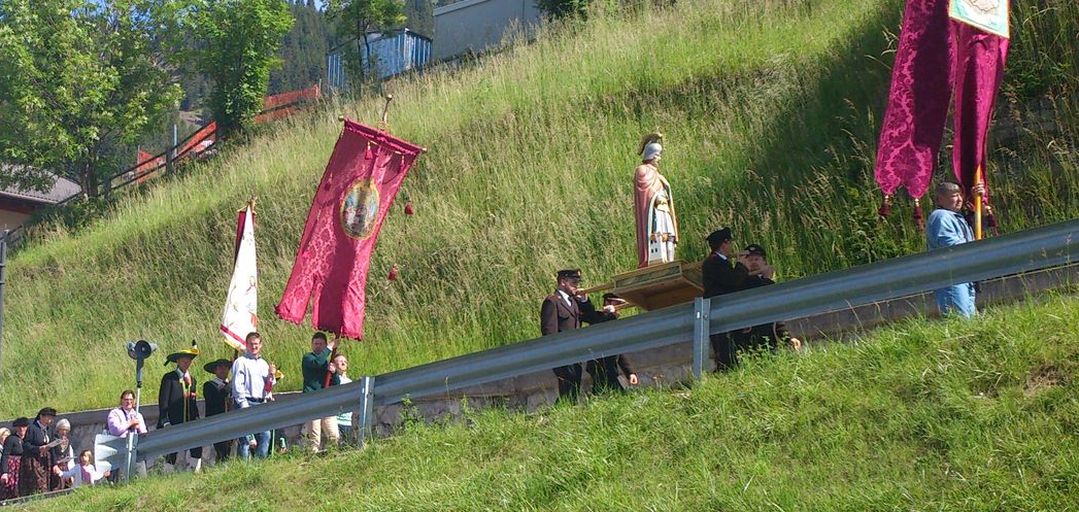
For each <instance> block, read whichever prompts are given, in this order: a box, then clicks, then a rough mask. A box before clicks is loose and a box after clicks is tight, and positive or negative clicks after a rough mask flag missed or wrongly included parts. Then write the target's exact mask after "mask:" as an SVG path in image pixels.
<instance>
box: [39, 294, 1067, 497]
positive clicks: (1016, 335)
mask: <svg viewBox="0 0 1079 512" xmlns="http://www.w3.org/2000/svg"><path fill="white" fill-rule="evenodd" d="M1077 322H1079V300H1077V299H1076V297H1074V296H1064V297H1059V296H1058V297H1052V298H1048V299H1045V300H1044V301H1037V302H1031V303H1028V304H1023V305H1020V306H1017V307H1010V308H1002V309H1000V310H997V311H991V312H990V313H989V314H988V315H985V316H983V317H981V318H979V319H978V320H977V321H974V322H962V321H945V322H941V321H932V322H927V321H924V320H912V321H907V322H903V323H900V324H897V325H894V326H892V327H889V328H886V329H883V330H881V331H878V332H876V333H874V334H873V335H872V336H871V337H867V338H860V339H857V340H854V342H853V343H850V344H847V343H843V344H832V345H819V346H814V348H813V350H812V351H811V353H809V354H807V355H805V356H803V357H798V356H794V355H792V354H782V355H781V356H779V357H776V358H771V357H770V358H764V359H754V360H749V361H748V362H747V364H746V365H744V366H743V367H742V368H741V369H740V370H739V371H737V372H735V373H731V374H726V375H720V376H710V377H708V378H707V379H706V380H705V381H704V382H703V383H701V384H699V385H694V386H693V387H692V388H690V389H678V390H648V391H643V392H639V393H632V394H630V395H627V396H623V397H605V398H603V399H598V400H591V401H589V403H587V404H586V405H584V406H581V407H565V408H556V409H553V410H543V411H539V412H537V413H534V414H529V415H524V414H514V413H507V412H505V411H491V410H489V411H483V412H470V413H469V412H466V416H467V419H466V421H463V422H454V423H452V424H448V425H426V426H425V425H422V424H413V425H410V426H408V427H407V428H406V429H405V430H404V431H403V432H401V433H399V434H398V435H397V436H395V437H392V438H388V439H381V440H376V441H375V442H374V443H373V444H372V445H370V446H369V447H368V449H366V450H364V451H362V452H357V451H353V450H348V451H343V452H339V453H335V454H330V455H328V456H325V457H308V456H303V455H299V456H293V455H288V456H284V457H280V458H275V459H271V460H269V461H267V462H263V463H258V464H247V463H230V464H229V465H227V466H225V467H224V468H213V469H210V470H208V471H207V472H205V473H204V474H202V475H191V474H183V475H178V476H172V477H168V478H164V477H151V478H149V479H146V480H143V481H138V482H136V483H133V484H132V485H128V486H124V487H119V488H112V489H110V488H102V487H98V488H94V489H79V490H78V491H77V492H76V493H75V494H74V495H73V496H67V497H63V498H60V499H57V500H54V501H48V502H40V503H37V504H33V505H30V506H28V507H26V509H27V510H63V509H72V508H78V509H80V510H86V511H98V510H101V511H104V510H121V509H123V510H127V509H142V510H161V511H168V510H296V509H303V508H311V507H312V506H314V507H315V508H317V509H319V510H407V511H421V510H455V511H456V510H461V511H465V510H657V511H680V510H686V511H700V510H724V511H750V510H752V511H758V510H759V511H765V510H788V511H790V510H814V511H815V510H828V511H831V510H840V511H848V510H849V511H864V510H874V511H876V510H888V511H900V510H904V511H906V510H925V511H929V510H1053V511H1067V510H1074V508H1075V503H1076V500H1075V498H1076V496H1079V478H1077V477H1079V438H1077V437H1076V436H1075V435H1074V434H1075V429H1076V427H1077V424H1076V418H1079V402H1077V401H1076V400H1075V391H1076V390H1075V386H1076V379H1077V378H1079V373H1077V372H1079V344H1076V343H1075V341H1074V339H1073V338H1074V326H1075V325H1076V323H1077ZM466 409H467V408H466ZM286 489H287V492H286V491H285V490H286Z"/></svg>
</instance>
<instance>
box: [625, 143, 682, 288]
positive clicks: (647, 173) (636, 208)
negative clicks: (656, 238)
mask: <svg viewBox="0 0 1079 512" xmlns="http://www.w3.org/2000/svg"><path fill="white" fill-rule="evenodd" d="M633 183H634V186H633V213H634V217H635V218H636V220H637V268H644V267H647V266H648V241H649V236H650V235H651V232H652V226H651V220H652V219H651V218H650V217H649V211H650V210H651V209H652V203H653V201H654V200H655V197H656V194H658V193H661V192H664V191H665V192H666V194H667V198H668V201H669V206H670V210H671V220H672V221H673V223H674V232H675V233H678V217H677V215H675V212H674V198H673V197H671V194H670V191H671V185H670V183H667V179H666V178H664V177H663V175H662V174H660V173H659V169H657V168H656V166H654V165H652V164H641V165H639V166H637V170H636V173H635V176H634V180H633Z"/></svg>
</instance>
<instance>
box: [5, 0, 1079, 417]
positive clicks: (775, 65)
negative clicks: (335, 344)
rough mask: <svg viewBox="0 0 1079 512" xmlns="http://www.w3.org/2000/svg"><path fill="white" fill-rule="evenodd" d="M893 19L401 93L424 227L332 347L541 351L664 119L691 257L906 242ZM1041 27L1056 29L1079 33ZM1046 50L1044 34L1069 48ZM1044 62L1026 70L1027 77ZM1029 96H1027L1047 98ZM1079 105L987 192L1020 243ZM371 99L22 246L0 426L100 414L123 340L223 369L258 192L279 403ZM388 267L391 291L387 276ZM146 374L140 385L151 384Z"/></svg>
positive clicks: (1049, 8) (839, 254) (884, 251)
mask: <svg viewBox="0 0 1079 512" xmlns="http://www.w3.org/2000/svg"><path fill="white" fill-rule="evenodd" d="M1045 7H1046V9H1044V10H1039V11H1037V15H1035V14H1032V13H1033V12H1034V11H1032V13H1030V14H1024V16H1026V18H1023V19H1034V18H1037V19H1038V20H1041V21H1040V23H1046V24H1048V23H1050V21H1046V20H1057V19H1058V18H1061V19H1063V18H1066V17H1067V16H1068V15H1070V14H1074V13H1075V6H1074V5H1073V4H1072V3H1069V2H1068V1H1067V0H1054V1H1051V2H1046V4H1045ZM899 12H900V6H899V5H898V2H895V1H890V0H884V1H881V0H814V1H808V0H807V1H765V2H748V1H735V0H702V1H698V2H681V3H679V4H678V5H677V6H675V7H671V8H666V9H661V10H655V11H646V12H640V13H635V14H627V15H608V16H599V17H596V18H595V19H594V20H592V21H590V22H589V23H588V24H587V25H584V26H576V27H563V28H555V29H551V31H552V33H545V34H541V35H540V38H539V40H538V41H537V42H535V43H534V44H530V45H524V46H517V47H513V48H511V49H510V50H508V51H506V52H504V53H501V54H498V55H494V56H491V57H489V58H485V59H484V60H483V61H482V63H481V65H477V66H474V67H471V68H468V69H463V70H461V71H460V72H458V73H437V72H436V73H430V74H427V75H424V76H422V77H417V78H415V79H412V80H409V81H403V82H397V83H394V84H391V85H390V86H389V92H392V93H393V94H394V95H395V97H396V98H397V99H396V100H395V102H396V105H395V106H394V109H393V112H392V115H391V125H392V128H393V131H394V132H395V133H396V134H398V135H400V136H402V137H405V138H407V139H410V140H413V141H416V142H417V143H420V144H422V145H424V146H427V147H429V148H430V152H429V153H427V154H425V155H424V156H422V157H421V158H420V160H419V164H418V165H417V166H416V168H415V169H414V171H413V173H412V176H411V177H410V178H409V179H408V180H406V184H405V187H404V189H403V191H402V194H401V200H406V199H407V200H411V201H413V202H414V203H415V205H416V210H417V213H416V215H414V216H411V217H409V216H404V215H402V214H401V212H400V207H398V208H396V209H395V211H394V212H393V213H392V214H391V216H390V217H389V219H388V221H387V223H386V225H385V226H384V229H383V233H382V236H381V239H380V244H379V247H378V251H377V252H376V254H375V257H374V260H373V264H372V271H371V277H370V279H369V283H368V293H369V298H370V300H369V302H368V307H369V311H368V326H367V327H368V329H367V331H368V339H367V340H365V341H364V342H363V343H362V344H356V345H354V346H350V347H346V349H345V350H346V351H347V352H348V353H349V355H350V356H351V358H352V360H353V364H354V366H355V367H356V368H355V370H356V372H357V373H369V374H374V373H380V372H383V371H387V370H392V369H397V368H402V367H406V366H411V365H414V364H419V363H423V362H428V361H431V360H435V359H439V358H444V357H448V356H452V355H457V354H461V353H464V352H469V351H474V350H478V349H482V348H486V347H491V346H496V345H500V344H504V343H508V342H513V341H517V340H521V339H525V338H530V337H533V336H535V335H537V334H538V330H537V329H536V325H535V322H536V318H535V316H536V305H537V303H538V301H539V300H540V298H541V297H542V296H543V295H544V294H545V293H547V292H548V291H549V289H550V288H551V287H552V286H553V283H552V281H553V274H554V271H555V270H556V269H558V268H563V267H570V266H579V267H582V268H584V269H585V272H586V278H587V279H589V280H590V281H592V282H598V281H603V280H605V279H606V278H607V277H608V276H610V275H611V274H614V273H617V272H620V271H624V270H627V269H631V268H633V267H634V264H635V258H634V253H633V246H634V244H633V227H632V225H633V220H632V207H631V206H630V204H631V194H632V188H631V175H632V168H633V166H634V165H635V160H636V159H637V158H636V155H634V154H633V153H634V150H635V143H636V140H637V138H638V137H639V136H640V135H641V134H642V133H644V132H646V131H651V130H654V129H657V128H659V129H660V130H662V131H663V132H665V134H666V136H667V139H666V140H667V142H666V148H667V151H666V153H665V159H664V162H663V168H664V172H665V173H666V175H667V176H668V178H669V179H670V180H671V182H672V184H673V187H674V194H675V200H676V204H677V207H678V213H679V220H680V223H681V226H680V227H681V230H682V236H683V241H684V242H683V243H682V244H681V245H680V246H679V251H680V255H681V256H682V257H683V258H684V259H689V260H692V259H698V258H700V257H702V256H703V254H704V244H703V242H702V240H701V239H702V238H703V236H704V235H705V234H706V233H707V232H708V231H710V230H711V229H712V228H714V227H716V226H718V225H720V224H730V225H733V226H734V227H735V228H736V232H737V233H738V235H739V241H740V242H749V241H757V242H761V243H764V244H765V245H767V246H768V247H769V248H770V249H772V253H773V254H774V255H775V256H774V260H775V261H776V263H777V264H778V266H779V268H780V269H781V271H782V273H783V274H784V276H786V277H793V276H800V275H806V274H812V273H816V272H821V271H826V270H831V269H836V268H841V267H845V266H849V265H854V264H858V263H863V262H867V261H872V260H875V259H879V258H883V257H889V256H893V255H897V254H903V253H907V252H911V251H916V250H919V249H920V247H921V245H922V244H921V242H920V241H919V236H918V234H917V233H916V232H915V231H914V230H913V228H912V227H911V225H910V223H909V222H901V221H900V220H898V219H893V220H892V221H890V222H888V223H881V222H878V221H877V220H876V218H875V216H874V213H873V212H875V209H876V203H877V195H876V193H875V192H874V187H873V186H872V185H871V184H870V181H869V180H868V178H867V176H868V174H869V173H870V172H871V171H870V169H871V161H872V155H873V153H874V152H875V149H874V147H875V143H874V142H873V141H875V137H876V135H875V134H876V126H875V124H876V121H875V119H876V114H875V113H876V112H879V109H880V105H881V104H882V97H883V94H884V92H885V91H886V86H887V80H888V76H889V68H888V64H887V62H888V61H889V52H890V49H891V45H892V44H893V43H894V40H893V38H891V37H890V36H889V32H888V30H891V29H893V27H895V26H897V24H898V19H899ZM1021 12H1023V13H1025V12H1026V11H1022V10H1021ZM1023 23H1026V22H1023ZM1055 23H1058V24H1059V25H1060V26H1061V27H1063V28H1060V29H1059V30H1060V31H1061V32H1060V33H1067V32H1068V31H1070V30H1072V28H1074V25H1075V22H1074V21H1073V20H1063V21H1056V22H1055ZM1024 26H1025V25H1024ZM1047 26H1048V25H1047ZM1037 30H1039V31H1048V30H1049V29H1041V28H1039V29H1037ZM1032 31H1033V29H1032ZM1040 33H1041V32H1039V34H1040ZM1054 34H1056V32H1054ZM1054 37H1056V39H1055V40H1054V39H1052V38H1049V37H1034V36H1032V39H1035V40H1037V41H1039V44H1042V45H1043V46H1045V47H1046V48H1050V49H1051V50H1052V51H1055V52H1058V53H1060V54H1061V55H1066V56H1071V57H1074V55H1075V54H1076V49H1075V48H1074V47H1070V46H1068V44H1067V42H1066V41H1064V40H1063V39H1060V38H1059V37H1058V36H1054ZM1024 51H1026V50H1024V47H1023V46H1022V42H1017V43H1016V52H1017V53H1018V54H1020V55H1025V53H1024ZM1069 52H1070V53H1069ZM1050 61H1052V62H1056V61H1055V60H1054V59H1045V60H1037V59H1034V61H1033V62H1034V63H1033V64H1031V68H1032V69H1035V70H1037V69H1041V67H1043V66H1044V65H1048V64H1047V63H1048V62H1050ZM1048 90H1049V91H1056V90H1058V89H1055V88H1052V87H1050V89H1048ZM1039 91H1040V92H1039ZM1039 91H1035V92H1032V93H1030V94H1031V95H1033V94H1039V95H1042V96H1044V95H1045V94H1047V93H1046V91H1045V90H1039ZM1017 97H1018V96H1017ZM1026 97H1027V96H1023V98H1026ZM1074 98H1075V97H1074V96H1068V97H1060V98H1059V101H1057V103H1054V105H1056V107H1055V108H1058V109H1060V111H1061V112H1063V113H1062V114H1061V118H1060V119H1061V120H1062V121H1067V122H1061V123H1060V129H1059V131H1058V132H1054V134H1053V135H1052V137H1053V141H1054V144H1052V145H1049V146H1051V148H1050V149H1046V150H1043V149H1039V148H1042V147H1043V146H1042V145H1041V143H1042V142H1044V141H1043V140H1041V139H1035V137H1038V136H1040V134H1024V138H1022V139H1021V141H1023V142H1021V143H1024V144H1025V143H1027V142H1025V141H1032V140H1038V142H1037V143H1034V142H1030V144H1031V146H1032V148H1034V149H1031V151H1030V152H1029V153H1027V152H1024V153H1022V154H1020V155H1019V157H1018V158H1017V160H1016V161H1015V162H1016V163H1015V165H1016V166H1028V167H1024V169H1029V170H1030V171H1031V172H1029V175H1028V173H1026V172H1024V173H1022V174H1020V173H1015V174H1016V176H1014V177H1013V176H1012V175H1011V174H1008V173H1002V174H1006V176H1003V177H1002V178H999V181H997V182H995V183H999V187H1000V188H999V189H998V190H1002V192H1000V193H999V194H1000V195H999V197H1000V199H999V202H998V207H999V209H1000V210H1001V217H1002V219H1005V220H1006V222H1007V223H1006V227H1007V228H1008V229H1018V228H1021V227H1025V226H1030V225H1035V224H1039V223H1045V222H1049V221H1052V220H1056V219H1060V218H1066V217H1068V216H1069V215H1073V213H1071V212H1074V211H1077V209H1076V208H1075V207H1076V197H1075V193H1074V190H1075V189H1076V188H1075V186H1074V185H1075V184H1076V183H1075V180H1076V177H1075V172H1074V171H1075V168H1076V156H1075V154H1074V152H1063V153H1061V152H1059V151H1056V149H1055V148H1060V147H1062V146H1063V145H1067V147H1074V141H1076V140H1079V128H1077V127H1076V126H1075V123H1073V122H1071V121H1073V120H1074V115H1073V114H1074V112H1075V111H1076V110H1075V109H1074V104H1075V103H1074V102H1075V101H1076V100H1075V99H1074ZM380 103H381V102H380V101H378V100H374V99H371V100H361V101H358V102H344V103H340V104H335V105H331V106H329V107H327V108H326V109H325V110H323V111H320V112H318V113H316V114H314V115H311V116H309V117H307V118H304V119H300V120H295V121H289V122H285V123H284V124H282V125H280V127H279V128H277V129H274V130H272V131H271V132H269V133H266V134H265V135H264V136H261V137H258V138H256V139H254V140H253V141H252V142H251V143H250V144H248V145H246V146H242V147H234V148H230V149H226V150H225V152H224V154H222V155H221V156H220V157H219V158H217V159H216V160H214V161H212V162H210V163H208V164H205V165H200V166H198V167H197V168H195V169H193V170H191V171H190V172H189V173H187V174H185V175H184V176H182V177H179V178H177V179H174V180H170V181H169V182H168V183H165V184H162V185H161V186H156V187H153V188H152V189H150V190H148V191H145V192H144V193H142V194H139V195H132V196H131V197H130V198H127V199H125V200H123V201H122V202H121V204H120V205H119V206H118V207H117V208H116V209H115V211H114V212H113V213H112V214H110V215H109V216H108V217H107V218H105V219H103V220H101V221H99V222H96V223H94V224H93V225H91V226H89V227H87V228H85V229H82V230H79V231H77V232H65V231H64V230H62V229H60V228H55V230H54V231H53V232H51V233H47V234H43V235H41V239H42V240H41V241H40V242H37V243H35V244H33V245H31V246H29V247H27V248H25V249H24V250H22V251H20V252H19V254H18V255H17V256H16V258H15V260H14V261H13V263H12V266H11V269H10V270H11V272H10V276H11V277H10V288H9V295H8V309H7V316H6V320H7V322H6V324H5V327H6V329H5V335H6V336H5V340H6V341H5V343H4V347H3V368H0V378H2V379H3V382H4V383H5V389H4V391H5V392H4V393H0V416H14V415H18V414H26V413H28V412H31V411H32V410H36V408H37V407H39V406H40V405H43V404H45V403H49V404H52V405H55V406H57V407H60V408H61V409H71V408H82V407H90V406H106V405H111V404H112V402H113V401H114V398H115V395H116V391H117V390H119V389H120V388H122V387H127V386H129V385H130V384H128V383H129V382H130V380H131V378H130V371H129V369H128V368H127V365H128V363H127V361H126V360H123V359H122V358H123V356H122V353H121V348H120V347H121V343H122V342H123V341H125V340H128V339H133V338H139V337H144V338H147V339H151V340H154V341H156V342H157V343H159V344H160V345H162V350H163V351H166V352H167V351H170V350H172V349H175V348H176V347H182V346H186V345H187V344H188V343H189V342H190V339H192V338H196V339H198V340H199V341H200V342H201V343H202V346H203V348H204V349H205V350H206V351H207V355H206V357H207V358H214V357H217V356H225V355H226V354H225V348H224V344H223V343H221V341H220V338H219V337H218V335H217V334H216V325H217V323H218V315H219V314H220V308H221V303H222V300H223V298H222V297H223V295H224V291H225V287H226V285H227V280H228V278H229V276H228V273H229V266H230V265H231V261H230V255H231V250H230V247H231V243H232V241H231V237H232V233H233V232H234V229H233V226H232V223H233V221H234V214H233V212H234V209H235V208H237V207H239V206H240V205H242V203H243V201H244V200H246V198H247V197H249V196H250V195H257V196H259V213H258V215H259V221H258V231H257V235H256V236H257V238H258V241H259V251H260V252H259V254H260V262H259V263H260V270H261V278H260V283H261V286H262V293H261V296H262V304H261V307H260V316H261V318H262V323H261V325H260V331H263V332H264V334H265V335H266V338H267V340H268V346H267V350H268V353H269V356H270V358H271V359H274V360H276V361H277V362H278V363H279V364H280V365H281V366H282V367H283V369H284V371H285V372H286V374H287V375H288V377H287V378H286V380H285V387H286V388H291V389H295V388H298V387H299V378H298V374H299V369H298V366H299V359H300V355H301V353H302V352H303V351H304V350H305V348H304V347H305V346H306V342H307V339H308V338H309V330H307V329H304V328H300V327H295V326H291V325H287V324H284V323H283V322H280V321H278V320H276V319H275V318H274V317H273V313H272V306H273V304H274V303H275V302H276V299H277V298H278V297H280V294H281V291H282V289H283V287H284V282H285V279H286V278H287V276H288V272H289V269H290V267H291V263H292V258H293V256H294V251H295V247H296V243H297V241H298V237H299V234H300V232H301V229H302V223H303V219H304V218H305V216H306V213H307V208H308V205H309V204H310V200H311V196H312V193H313V191H314V187H315V185H316V183H317V180H318V179H319V177H320V175H321V171H322V168H323V166H324V165H325V161H326V160H327V158H328V155H329V153H330V151H331V149H332V146H333V142H334V140H335V138H336V136H337V133H338V131H339V127H340V125H339V123H338V122H337V120H336V118H337V116H338V115H339V114H347V115H350V116H352V117H356V118H358V119H361V120H373V119H375V118H376V116H377V115H378V112H379V109H380V107H381V104H380ZM1065 114H1066V115H1065ZM1068 116H1071V117H1068ZM1039 166H1044V167H1039ZM1049 169H1051V170H1052V171H1053V173H1050V172H1049ZM1060 169H1064V170H1065V171H1068V170H1070V173H1069V172H1064V173H1056V171H1057V170H1060ZM991 171H992V170H991ZM1034 171H1036V172H1034ZM1051 174H1052V175H1057V174H1059V175H1060V176H1062V178H1053V179H1062V180H1064V182H1063V183H1064V184H1065V185H1066V186H1065V187H1064V189H1061V188H1057V189H1054V190H1051V191H1048V192H1046V193H1045V194H1044V195H1042V196H1040V201H1041V203H1044V204H1045V206H1043V207H1036V208H1027V209H1025V210H1023V211H1024V213H1023V214H1022V215H1019V214H1015V216H1012V214H1013V212H1017V211H1019V210H1021V208H1019V207H1018V206H1013V205H1015V204H1016V202H1017V200H1016V199H1013V198H1015V197H1017V196H1019V195H1020V194H1025V193H1029V192H1028V191H1029V190H1031V188H1030V187H1031V185H1037V184H1038V183H1037V181H1036V180H1038V179H1042V178H1037V177H1032V176H1049V175H1051ZM994 177H996V173H994ZM1046 179H1048V178H1046ZM1069 180H1070V181H1069ZM1010 184H1013V185H1010ZM1069 184H1070V185H1069ZM1009 186H1011V187H1012V189H1011V190H1013V192H1008V190H1009V189H1008V187H1009ZM1068 187H1070V189H1069V188H1068ZM1068 190H1070V191H1068ZM1008 194H1012V195H1010V196H1009V195H1008ZM1019 202H1021V201H1019ZM1023 204H1024V205H1025V204H1026V203H1025V202H1024V203H1023ZM1039 204H1040V203H1039ZM898 215H899V214H897V216H898ZM393 264H397V265H399V266H400V268H401V270H402V272H401V279H400V280H398V281H396V282H388V281H386V280H385V279H384V277H383V276H385V274H386V272H387V271H388V269H389V267H390V266H391V265H393ZM160 371H162V370H161V369H160V368H159V367H154V368H152V371H151V372H149V374H148V377H147V379H148V381H149V382H156V379H157V377H158V376H159V375H160V373H159V372H160ZM9 382H10V383H16V382H19V383H21V382H26V383H33V385H30V386H22V385H20V386H10V387H9V385H8V383H9Z"/></svg>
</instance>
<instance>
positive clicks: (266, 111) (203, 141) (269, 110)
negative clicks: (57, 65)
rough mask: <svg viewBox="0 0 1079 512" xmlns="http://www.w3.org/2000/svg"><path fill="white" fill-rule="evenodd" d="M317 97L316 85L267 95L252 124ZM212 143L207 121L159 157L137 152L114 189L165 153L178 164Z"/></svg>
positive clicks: (213, 126)
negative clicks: (171, 154) (170, 153)
mask: <svg viewBox="0 0 1079 512" xmlns="http://www.w3.org/2000/svg"><path fill="white" fill-rule="evenodd" d="M321 97H322V89H321V88H320V87H319V86H318V84H315V85H313V86H311V87H308V88H306V89H300V90H298V91H289V92H283V93H281V94H274V95H272V96H267V97H266V99H265V100H263V102H262V112H260V113H259V114H258V115H257V116H255V123H256V124H261V123H265V122H269V121H274V120H277V119H283V118H285V117H288V116H290V115H292V114H294V113H295V112H297V111H298V110H303V109H304V108H305V107H306V106H307V104H309V103H312V102H314V101H317V100H318V99H319V98H321ZM216 141H217V123H216V122H214V121H211V122H210V123H209V124H207V125H206V126H203V127H202V128H199V129H198V131H196V132H195V133H192V134H191V135H189V136H187V138H185V139H184V140H183V141H182V142H180V143H179V144H177V145H176V146H174V147H171V148H169V149H168V150H166V151H165V152H164V153H161V154H159V155H151V154H150V153H147V152H145V151H143V150H141V149H140V150H139V152H138V160H137V161H138V163H137V164H135V167H133V168H131V169H129V170H127V171H124V172H122V173H120V174H119V175H117V176H123V177H126V178H128V179H127V181H125V182H123V183H121V184H120V185H118V186H117V187H115V188H119V187H122V186H125V185H128V184H131V183H143V182H145V181H146V180H147V179H149V178H150V176H151V175H152V174H153V173H154V172H155V171H157V170H159V169H161V168H163V167H165V164H166V158H165V155H167V154H168V152H169V151H174V153H173V154H174V155H175V156H174V157H173V161H179V160H181V159H184V158H187V157H189V156H194V157H198V156H199V155H201V154H202V153H203V152H205V151H206V150H208V149H210V147H212V146H213V145H214V142H216Z"/></svg>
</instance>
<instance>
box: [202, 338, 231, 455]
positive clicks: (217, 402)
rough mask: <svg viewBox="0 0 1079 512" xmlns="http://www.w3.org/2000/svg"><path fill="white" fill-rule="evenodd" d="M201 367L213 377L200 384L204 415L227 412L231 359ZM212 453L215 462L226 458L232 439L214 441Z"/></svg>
mask: <svg viewBox="0 0 1079 512" xmlns="http://www.w3.org/2000/svg"><path fill="white" fill-rule="evenodd" d="M202 369H203V370H206V371H207V372H209V373H212V374H213V375H214V378H212V379H210V380H208V381H206V383H204V384H203V385H202V396H203V398H205V399H206V417H207V418H209V417H210V416H216V415H218V414H224V413H226V412H228V410H229V402H231V401H232V398H231V394H230V393H229V391H230V390H231V389H232V388H231V386H229V370H231V369H232V361H229V360H228V359H218V360H216V361H211V362H209V363H206V365H205V366H203V367H202ZM214 454H215V455H216V456H217V459H216V460H217V463H222V462H224V461H226V460H228V458H229V457H230V456H232V440H231V439H229V440H227V441H221V442H219V443H214Z"/></svg>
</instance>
